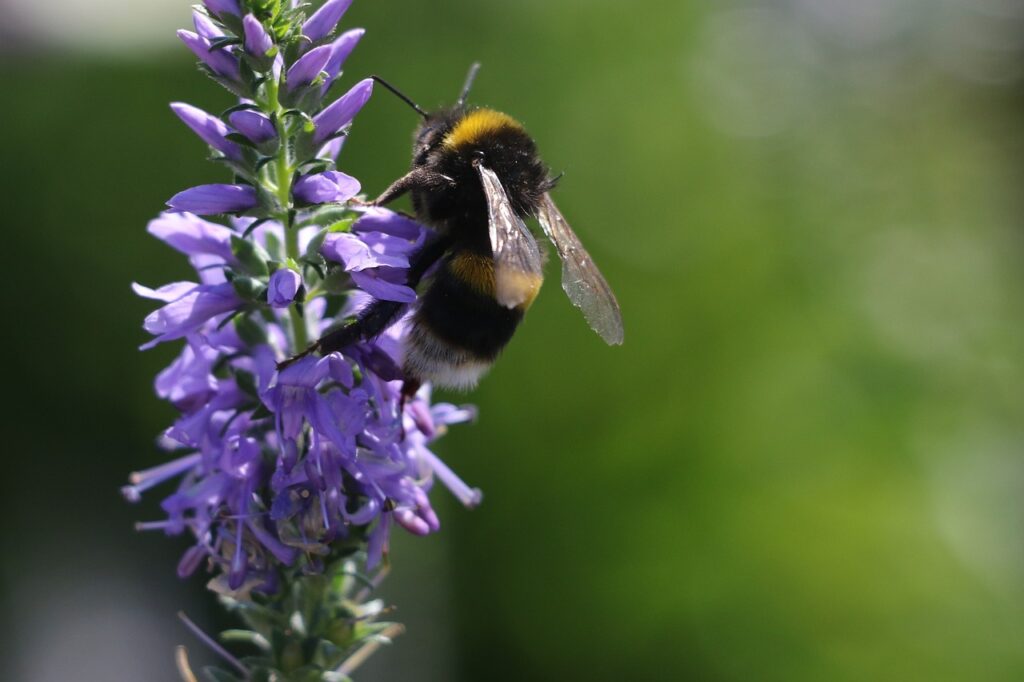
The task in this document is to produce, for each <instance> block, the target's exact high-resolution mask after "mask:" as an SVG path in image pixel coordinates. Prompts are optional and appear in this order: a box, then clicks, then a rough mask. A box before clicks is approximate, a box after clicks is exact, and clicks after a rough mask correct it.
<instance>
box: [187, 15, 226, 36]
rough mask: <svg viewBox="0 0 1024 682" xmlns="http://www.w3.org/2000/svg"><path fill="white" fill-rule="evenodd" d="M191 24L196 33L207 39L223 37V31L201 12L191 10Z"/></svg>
mask: <svg viewBox="0 0 1024 682" xmlns="http://www.w3.org/2000/svg"><path fill="white" fill-rule="evenodd" d="M192 25H193V26H195V27H196V33H198V34H199V35H201V36H202V37H204V38H206V39H207V40H216V39H217V38H222V37H224V31H222V30H220V27H219V26H217V25H216V24H215V23H213V21H211V20H210V17H208V16H206V15H205V14H203V13H202V12H198V11H195V10H193V11H192Z"/></svg>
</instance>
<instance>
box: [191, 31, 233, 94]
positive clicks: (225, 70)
mask: <svg viewBox="0 0 1024 682" xmlns="http://www.w3.org/2000/svg"><path fill="white" fill-rule="evenodd" d="M178 38H180V39H181V42H183V43H185V45H186V46H187V47H188V49H190V50H192V53H193V54H194V55H195V56H196V57H198V58H199V61H201V62H202V63H203V64H206V66H208V67H210V70H211V71H213V72H214V73H215V74H217V75H218V76H221V77H223V78H225V79H227V80H228V81H231V82H237V81H239V79H240V78H241V72H240V71H239V68H238V60H237V59H235V58H234V57H233V56H231V55H230V54H229V53H228V52H226V51H225V50H224V49H210V48H211V45H210V41H209V40H207V39H206V38H204V37H203V36H200V35H197V34H195V33H193V32H192V31H178Z"/></svg>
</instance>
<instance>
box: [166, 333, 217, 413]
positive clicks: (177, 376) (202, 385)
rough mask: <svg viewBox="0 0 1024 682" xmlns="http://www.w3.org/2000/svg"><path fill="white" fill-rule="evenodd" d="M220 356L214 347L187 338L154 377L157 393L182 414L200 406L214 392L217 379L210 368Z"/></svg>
mask: <svg viewBox="0 0 1024 682" xmlns="http://www.w3.org/2000/svg"><path fill="white" fill-rule="evenodd" d="M219 357H220V353H219V352H218V351H217V350H216V349H215V348H211V347H209V346H207V345H205V344H203V343H200V342H199V341H197V340H196V338H195V337H190V338H189V343H187V344H186V345H185V347H184V348H182V349H181V354H180V355H178V357H177V358H176V359H175V360H174V362H172V363H171V364H170V365H168V366H167V368H166V369H164V370H163V371H162V372H160V373H159V374H157V376H156V382H155V383H154V387H155V389H156V394H157V395H158V396H160V397H161V398H163V399H164V400H168V401H170V403H171V404H172V405H174V406H175V407H176V408H178V409H179V410H181V411H182V412H191V411H193V410H195V409H197V408H199V407H202V406H203V405H204V404H206V403H207V402H208V401H209V399H210V398H211V397H212V396H213V394H214V393H216V391H217V379H216V377H214V376H213V374H211V369H212V368H213V365H214V363H216V362H217V358H219Z"/></svg>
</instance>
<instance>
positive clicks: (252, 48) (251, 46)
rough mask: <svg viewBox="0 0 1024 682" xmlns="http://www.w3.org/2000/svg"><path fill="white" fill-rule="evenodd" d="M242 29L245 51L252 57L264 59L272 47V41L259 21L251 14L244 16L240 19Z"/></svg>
mask: <svg viewBox="0 0 1024 682" xmlns="http://www.w3.org/2000/svg"><path fill="white" fill-rule="evenodd" d="M242 27H243V28H244V29H245V51H246V52H248V53H249V54H251V55H252V56H253V57H257V58H264V57H266V56H267V52H269V51H270V48H272V47H274V40H273V38H271V37H270V34H269V33H267V30H266V29H265V28H263V24H261V23H260V20H259V19H257V18H256V17H255V16H253V15H252V14H246V15H245V18H244V19H242Z"/></svg>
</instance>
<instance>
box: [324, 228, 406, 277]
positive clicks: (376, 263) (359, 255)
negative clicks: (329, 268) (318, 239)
mask: <svg viewBox="0 0 1024 682" xmlns="http://www.w3.org/2000/svg"><path fill="white" fill-rule="evenodd" d="M393 239H394V238H393ZM320 253H321V254H322V255H323V257H324V258H327V259H328V260H332V261H334V262H336V263H344V265H345V269H346V270H348V271H353V270H357V271H358V270H366V269H368V268H378V267H381V266H386V267H392V268H407V267H409V259H408V258H406V257H405V256H401V255H390V254H389V250H388V249H384V248H377V249H374V248H371V247H370V245H369V244H367V243H366V242H365V241H363V240H362V239H360V238H359V237H357V236H356V235H354V234H350V233H347V232H336V233H334V234H328V235H327V238H326V239H324V243H323V245H322V246H321V247H320Z"/></svg>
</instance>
